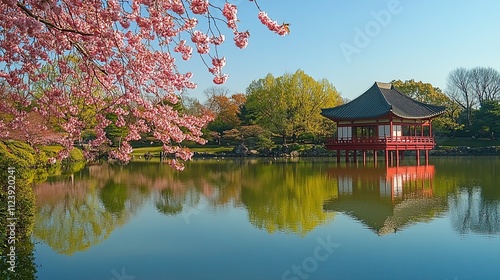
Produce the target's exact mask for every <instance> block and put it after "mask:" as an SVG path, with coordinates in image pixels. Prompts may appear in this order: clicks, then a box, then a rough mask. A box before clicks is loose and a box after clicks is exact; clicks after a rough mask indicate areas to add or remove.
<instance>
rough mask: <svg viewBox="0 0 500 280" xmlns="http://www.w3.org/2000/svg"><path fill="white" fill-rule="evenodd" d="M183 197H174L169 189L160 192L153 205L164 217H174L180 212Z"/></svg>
mask: <svg viewBox="0 0 500 280" xmlns="http://www.w3.org/2000/svg"><path fill="white" fill-rule="evenodd" d="M182 202H183V197H176V195H175V194H174V192H173V191H172V190H171V189H170V188H166V189H163V190H161V192H160V197H159V198H158V200H157V201H156V203H155V206H156V209H158V211H159V212H160V213H162V214H165V215H175V214H179V213H180V212H182Z"/></svg>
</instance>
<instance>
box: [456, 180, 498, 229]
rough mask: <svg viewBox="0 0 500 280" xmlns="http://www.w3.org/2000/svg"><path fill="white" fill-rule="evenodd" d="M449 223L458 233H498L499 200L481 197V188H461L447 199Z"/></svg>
mask: <svg viewBox="0 0 500 280" xmlns="http://www.w3.org/2000/svg"><path fill="white" fill-rule="evenodd" d="M448 204H449V207H450V214H451V223H452V225H453V228H454V229H455V230H456V231H457V232H459V233H460V234H465V233H469V232H474V233H478V234H485V235H493V234H500V202H499V201H497V200H489V199H486V198H484V197H482V192H481V188H477V187H476V188H463V189H461V190H460V191H458V192H456V193H453V194H450V196H449V199H448Z"/></svg>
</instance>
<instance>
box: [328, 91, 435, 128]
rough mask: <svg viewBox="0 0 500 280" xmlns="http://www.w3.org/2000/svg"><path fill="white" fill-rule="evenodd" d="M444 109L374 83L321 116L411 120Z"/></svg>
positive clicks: (343, 118)
mask: <svg viewBox="0 0 500 280" xmlns="http://www.w3.org/2000/svg"><path fill="white" fill-rule="evenodd" d="M444 110H445V107H443V106H435V105H430V104H426V103H422V102H419V101H416V100H414V99H412V98H410V97H408V96H406V95H404V94H403V93H401V92H399V91H398V90H397V89H396V88H394V86H393V85H392V84H389V83H375V84H373V86H372V87H371V88H369V89H368V90H367V91H366V92H365V93H363V94H361V95H360V96H358V97H357V98H356V99H354V100H352V101H351V102H348V103H346V104H343V105H340V106H337V107H333V108H328V109H321V115H323V116H324V117H327V118H329V119H332V120H335V121H337V120H354V119H374V118H377V117H381V116H383V115H387V114H390V113H392V114H393V115H395V116H398V117H402V118H412V119H426V118H432V117H435V116H437V115H440V114H442V113H443V112H444Z"/></svg>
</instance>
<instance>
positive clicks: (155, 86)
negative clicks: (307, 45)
mask: <svg viewBox="0 0 500 280" xmlns="http://www.w3.org/2000/svg"><path fill="white" fill-rule="evenodd" d="M229 2H231V1H225V3H224V4H223V5H222V3H221V2H218V3H219V5H220V7H218V6H217V4H214V3H217V2H213V3H210V2H209V1H208V0H155V1H152V0H139V1H126V2H123V1H119V0H109V1H105V4H103V1H100V0H88V1H82V0H65V1H39V0H23V1H14V0H3V1H1V2H0V53H1V54H2V55H1V56H0V115H1V116H2V119H1V120H0V139H2V140H3V139H17V140H22V141H25V142H27V143H30V144H32V145H40V144H48V143H52V144H55V143H58V144H60V145H62V146H63V147H64V149H63V150H62V151H61V152H60V153H59V154H58V155H57V157H55V158H57V159H58V160H60V159H62V158H64V157H67V156H68V155H69V151H70V150H71V149H72V147H73V145H74V144H75V143H77V142H81V141H84V142H85V147H86V149H85V150H84V154H85V156H86V157H87V158H89V159H93V158H96V157H97V155H98V153H106V154H107V155H108V156H109V157H111V158H114V159H117V160H120V161H128V160H130V153H131V152H132V148H131V146H130V141H133V140H138V139H141V137H142V136H144V135H146V134H148V135H153V136H154V137H156V138H157V139H158V140H159V141H161V142H163V144H164V147H166V148H165V151H166V152H168V153H169V154H170V155H171V156H172V159H171V160H170V162H169V163H170V164H171V165H172V166H173V167H175V168H178V169H182V168H183V166H182V161H185V160H188V159H190V158H191V156H192V153H191V152H190V151H189V150H188V149H185V148H182V142H183V141H186V140H189V141H195V142H198V143H205V141H206V140H205V139H203V133H202V129H203V128H204V127H205V126H206V125H207V124H208V122H209V121H210V120H211V117H210V115H208V114H207V115H204V116H201V117H195V116H190V115H186V114H184V113H182V112H180V111H178V110H177V109H175V108H176V107H175V106H174V105H175V104H176V103H178V102H179V95H180V93H181V92H183V91H185V90H186V89H193V88H196V84H195V83H194V82H193V81H192V76H193V74H192V73H191V72H189V71H187V72H185V73H183V72H181V71H180V70H179V69H184V68H185V67H179V66H180V65H181V63H184V62H183V60H190V59H191V58H192V53H193V49H195V50H196V52H198V53H199V54H200V56H201V57H202V62H203V63H205V65H207V64H206V61H211V62H212V65H207V70H208V71H209V72H210V73H212V74H213V75H214V78H213V82H214V83H216V84H222V83H224V82H226V80H227V78H228V75H227V74H223V72H222V69H223V67H224V66H225V64H226V58H225V57H223V56H219V50H218V47H219V46H220V45H221V44H223V43H224V41H225V35H227V34H231V33H232V34H233V35H234V41H235V44H236V46H237V47H239V48H245V47H246V46H247V45H248V37H249V36H250V33H249V32H248V31H244V32H241V31H239V30H238V18H237V7H236V6H235V5H234V4H231V3H229ZM251 2H253V3H254V4H255V6H256V8H257V10H259V11H260V13H259V15H258V18H259V19H260V21H261V22H262V23H263V24H265V25H266V26H267V27H268V28H269V29H270V30H272V31H273V32H276V33H277V34H280V35H285V34H287V33H288V31H287V28H286V27H287V26H285V25H283V24H282V25H279V24H277V23H276V22H275V21H272V20H271V19H270V18H269V17H268V16H267V14H266V13H264V12H262V11H261V10H260V7H259V5H258V4H257V3H256V1H251ZM221 22H223V23H224V24H221ZM207 23H209V24H207ZM219 25H224V26H219ZM225 25H227V28H222V27H225ZM175 53H178V54H179V55H180V56H181V57H182V60H180V59H178V60H176V58H177V54H175ZM110 125H112V126H116V127H117V128H120V129H122V130H123V135H121V136H120V139H118V140H117V139H114V138H113V136H112V135H109V134H108V132H109V131H110V129H109V127H110ZM83 131H85V133H82V132H83ZM89 133H90V136H89ZM53 160H54V159H50V160H49V163H50V162H53Z"/></svg>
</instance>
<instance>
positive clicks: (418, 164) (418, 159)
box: [415, 150, 420, 166]
mask: <svg viewBox="0 0 500 280" xmlns="http://www.w3.org/2000/svg"><path fill="white" fill-rule="evenodd" d="M415 156H416V160H417V166H420V150H416V151H415Z"/></svg>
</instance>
